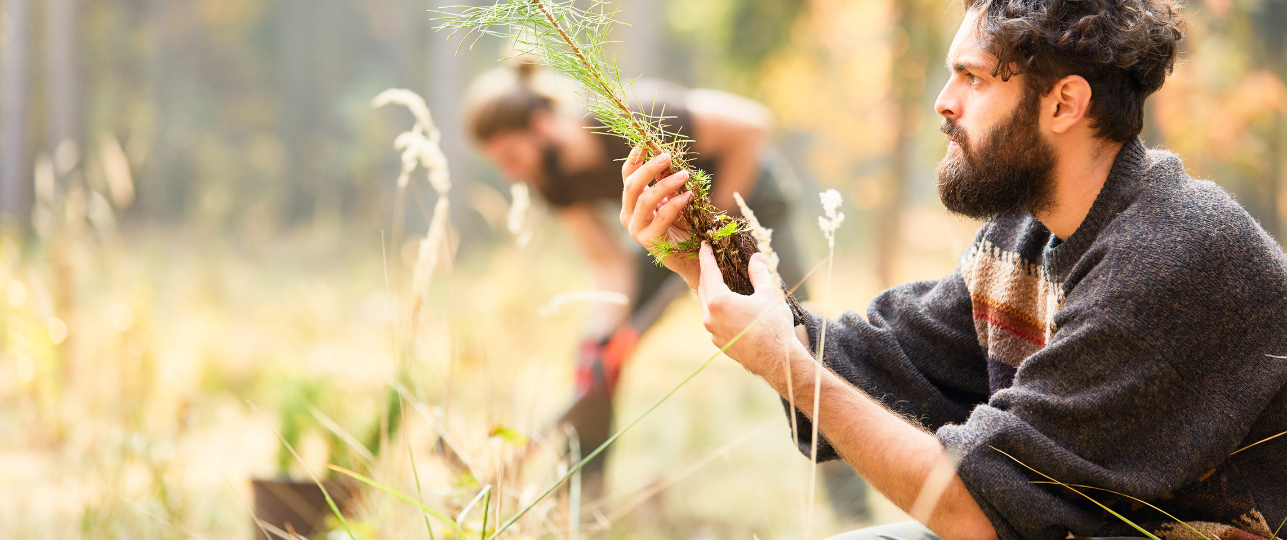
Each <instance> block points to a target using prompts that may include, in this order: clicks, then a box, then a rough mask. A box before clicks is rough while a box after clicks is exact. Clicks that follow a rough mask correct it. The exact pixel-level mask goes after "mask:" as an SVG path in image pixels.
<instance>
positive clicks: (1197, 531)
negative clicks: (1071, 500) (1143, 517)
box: [1033, 481, 1213, 540]
mask: <svg viewBox="0 0 1287 540" xmlns="http://www.w3.org/2000/svg"><path fill="white" fill-rule="evenodd" d="M1033 483H1034V484H1054V483H1055V482H1041V481H1037V482H1033ZM1068 485H1070V486H1073V487H1079V488H1082V489H1093V490H1096V491H1105V492H1108V493H1112V494H1113V495H1121V496H1123V497H1126V498H1127V499H1130V500H1132V501H1135V502H1137V503H1140V504H1142V505H1144V506H1147V507H1149V508H1152V509H1154V510H1157V511H1158V512H1161V513H1162V515H1165V516H1166V517H1169V518H1171V519H1173V520H1175V521H1176V522H1177V523H1179V524H1180V525H1184V526H1185V527H1188V529H1189V530H1190V531H1193V532H1194V533H1197V535H1198V536H1201V537H1202V538H1205V539H1206V540H1213V539H1212V538H1211V537H1209V536H1207V535H1205V534H1202V531H1199V530H1197V529H1195V528H1193V527H1192V526H1190V525H1189V524H1188V523H1185V522H1184V521H1183V520H1181V519H1180V518H1177V517H1175V516H1173V515H1171V514H1169V513H1167V512H1166V510H1163V509H1161V508H1158V507H1156V506H1153V505H1152V504H1149V503H1148V501H1144V500H1141V499H1139V498H1138V497H1132V496H1130V495H1127V494H1125V493H1119V492H1117V491H1113V490H1111V489H1104V488H1099V487H1095V486H1084V485H1081V484H1068Z"/></svg>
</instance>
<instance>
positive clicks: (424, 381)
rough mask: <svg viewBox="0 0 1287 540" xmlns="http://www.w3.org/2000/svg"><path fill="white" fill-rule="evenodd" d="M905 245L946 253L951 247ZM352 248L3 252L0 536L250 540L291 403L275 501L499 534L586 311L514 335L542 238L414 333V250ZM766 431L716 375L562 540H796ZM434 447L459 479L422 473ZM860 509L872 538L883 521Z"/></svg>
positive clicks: (753, 394) (665, 348)
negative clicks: (400, 397)
mask: <svg viewBox="0 0 1287 540" xmlns="http://www.w3.org/2000/svg"><path fill="white" fill-rule="evenodd" d="M911 221H913V220H911V219H910V218H909V222H911ZM916 221H919V222H925V221H926V220H924V219H918V220H916ZM929 222H930V223H938V224H939V225H941V226H942V227H944V228H947V229H951V230H952V232H951V233H950V234H949V235H947V236H950V237H951V238H956V239H957V240H955V241H956V242H958V243H961V242H963V240H960V238H965V239H968V230H967V229H968V227H966V228H963V227H962V226H961V224H960V223H957V222H953V221H950V220H943V219H939V220H938V221H934V220H933V219H931V220H929ZM962 231H965V232H962ZM369 232H370V234H367V235H359V234H354V233H351V232H343V233H342V232H340V228H338V227H333V228H326V227H321V228H317V229H311V230H309V231H306V232H298V233H292V234H285V235H278V236H272V237H262V238H250V239H246V238H241V239H229V238H228V237H226V236H222V235H210V234H203V233H197V232H190V231H189V232H185V231H182V230H180V231H176V230H167V229H165V228H161V227H154V228H140V229H135V230H129V231H126V232H125V233H120V234H118V233H111V234H97V233H94V232H92V231H88V232H84V233H82V234H80V235H71V234H64V235H61V236H58V237H56V238H46V239H43V240H42V241H40V242H37V243H35V244H32V245H31V246H29V247H26V248H22V249H20V248H19V247H18V245H17V244H15V243H14V242H12V241H9V242H7V243H5V244H4V247H3V258H0V261H2V263H0V264H2V265H0V288H2V289H3V292H4V293H5V295H4V298H3V300H4V301H3V302H0V310H3V311H4V319H3V324H4V328H3V330H4V335H5V341H4V347H3V351H2V352H0V373H3V376H0V407H3V408H4V410H5V411H6V413H5V414H4V415H0V441H2V442H0V456H3V459H0V482H3V483H4V485H9V486H24V487H23V488H22V489H13V490H8V491H7V492H6V494H4V495H0V533H2V534H3V535H4V536H6V537H13V538H37V537H46V538H135V539H147V538H186V537H194V536H195V537H201V538H248V537H250V536H252V533H253V530H252V528H251V520H250V516H249V510H248V505H250V504H252V501H251V492H250V486H249V480H250V479H251V478H256V477H272V476H274V475H276V474H277V473H278V468H277V466H276V465H275V463H276V462H277V454H278V443H277V438H276V435H275V433H274V432H275V431H280V429H281V427H282V426H281V419H280V418H281V411H282V408H283V407H285V406H286V404H287V402H288V401H289V400H290V399H291V397H290V396H292V395H294V394H292V392H296V391H298V389H300V388H304V387H307V388H311V389H312V391H313V393H312V394H309V395H310V396H312V398H311V401H310V404H311V405H312V409H311V410H312V411H313V413H311V414H312V415H313V416H314V417H315V418H325V419H326V420H329V421H330V422H332V425H333V427H332V428H322V427H316V426H315V427H314V428H313V429H309V430H306V432H305V434H304V436H303V437H302V438H301V439H300V443H299V445H298V450H299V452H300V454H301V456H302V463H301V462H298V461H295V462H293V463H291V464H290V465H289V471H290V473H291V474H292V475H293V476H295V477H297V478H301V479H303V478H307V474H308V471H312V472H313V473H315V474H318V475H324V474H326V472H327V471H326V468H325V466H326V464H327V462H328V461H332V462H333V461H339V460H344V462H345V463H349V464H350V465H351V466H353V467H357V468H360V469H361V470H363V471H365V472H366V473H367V474H369V475H370V476H372V477H374V478H375V479H376V480H378V481H380V482H384V483H386V484H388V485H390V486H392V487H394V488H396V489H398V490H401V491H402V492H403V493H406V494H408V495H410V496H412V497H413V498H417V499H419V500H423V501H424V503H425V504H426V505H427V506H429V507H431V508H435V509H438V510H440V511H441V512H442V513H443V514H445V515H447V516H449V517H451V518H453V519H454V518H456V517H457V516H458V513H459V512H460V511H461V509H463V508H464V507H466V505H468V503H469V502H470V500H472V499H473V498H474V496H475V495H476V494H477V493H478V491H479V490H480V489H481V487H482V485H483V484H491V485H493V489H494V493H495V499H493V502H492V504H493V505H492V506H491V510H492V511H493V514H492V518H491V519H492V520H493V522H492V523H491V525H489V530H492V529H494V528H495V522H494V520H495V515H496V514H495V513H494V512H495V511H496V509H497V508H499V511H500V515H502V516H508V515H511V514H512V513H513V512H514V511H515V510H517V509H518V508H520V507H521V506H522V505H524V504H525V503H526V502H527V501H530V500H531V499H532V498H533V495H535V494H537V493H539V492H541V491H543V490H544V489H545V488H546V487H547V486H548V485H549V484H550V483H551V482H552V481H553V480H555V479H556V478H558V475H559V472H560V470H565V467H566V460H565V459H562V456H560V455H558V454H559V452H561V450H562V448H563V443H562V442H561V439H560V438H559V437H557V436H555V434H553V433H550V432H548V431H547V430H545V427H546V422H548V420H549V419H551V418H553V417H555V416H557V415H558V414H559V413H560V412H561V409H562V407H564V406H566V404H567V402H568V399H569V397H570V394H571V388H572V386H571V382H572V381H571V378H572V377H571V376H572V363H571V358H572V355H573V354H574V348H575V346H576V344H577V342H578V337H579V329H580V326H581V324H582V319H581V318H582V316H583V314H584V306H580V305H572V306H566V307H564V308H563V309H561V310H560V311H559V312H558V313H555V314H553V315H549V316H544V317H542V316H538V315H537V312H538V311H539V309H540V308H541V306H542V305H544V304H545V303H547V302H548V301H549V299H550V298H552V297H553V296H554V295H556V294H558V293H561V292H566V291H569V290H576V289H584V288H586V287H587V284H588V283H589V278H588V276H587V275H585V274H584V272H583V270H581V269H580V268H579V267H578V265H577V263H576V261H577V260H578V259H577V257H576V256H575V255H574V254H573V252H572V248H571V247H570V246H568V245H565V244H563V243H562V241H561V240H559V235H558V234H557V233H558V231H557V230H555V229H553V228H547V229H542V230H540V231H538V234H537V236H536V238H535V239H534V240H533V243H532V244H530V245H529V246H528V247H526V248H523V249H519V248H517V247H513V246H501V247H498V248H495V249H491V250H469V251H468V252H467V254H466V255H464V256H462V257H460V258H459V259H458V260H456V261H455V263H454V266H453V268H451V269H450V270H442V269H440V271H439V272H438V273H437V274H435V276H434V281H433V285H432V286H431V289H430V292H429V295H428V297H427V298H426V304H425V305H426V306H427V307H426V310H425V312H424V313H423V314H422V316H421V320H420V323H419V328H418V329H416V331H415V332H414V333H412V332H409V331H408V328H407V320H408V317H407V312H408V304H409V300H408V299H409V295H408V294H407V293H406V287H407V282H408V281H409V276H410V270H409V268H410V265H411V264H413V263H414V259H413V256H414V249H405V250H404V249H397V250H394V249H389V248H385V249H382V248H381V237H380V233H379V231H374V230H373V231H369ZM942 232H943V231H914V230H913V231H912V233H913V234H917V235H927V236H944V235H943V234H942ZM950 243H951V242H946V243H944V242H940V243H938V244H925V245H917V244H915V243H911V244H909V248H908V249H909V251H908V252H907V253H905V254H904V257H903V258H902V260H903V262H904V264H903V265H902V266H903V267H905V268H903V269H902V270H901V272H902V273H903V274H904V275H906V276H907V277H932V276H933V275H936V274H941V273H942V272H945V271H946V270H948V269H950V268H951V266H952V264H953V263H954V259H955V255H954V254H953V252H954V250H956V249H959V247H963V243H962V245H961V246H953V245H948V244H950ZM404 252H405V253H406V254H407V255H405V256H404V255H403V253H404ZM871 266H872V265H871V264H870V263H869V261H866V260H864V258H862V257H859V256H842V257H840V258H839V259H838V261H837V264H836V268H837V275H836V276H835V280H834V283H833V286H832V290H833V291H834V293H833V294H832V295H831V298H830V302H829V305H831V306H834V308H833V310H834V311H836V312H838V311H839V308H841V307H847V308H854V307H858V306H861V305H864V304H865V303H866V302H867V301H868V300H869V299H870V298H871V297H872V296H873V295H874V294H875V293H876V292H878V290H879V287H878V286H877V284H876V283H875V282H874V280H873V278H872V277H871V274H870V268H871ZM815 290H817V289H816V288H815ZM699 321H700V313H699V309H698V306H697V304H696V301H695V299H694V298H684V299H682V300H681V301H679V302H677V303H676V304H675V305H673V306H672V308H671V309H670V310H669V311H668V312H667V314H666V315H665V317H664V318H663V319H662V320H661V321H660V322H659V323H658V325H657V327H656V328H655V329H654V330H653V331H651V332H649V333H648V334H647V335H646V336H645V338H644V339H643V341H642V342H641V343H640V346H639V349H638V353H637V355H636V356H635V358H634V359H633V361H632V363H631V364H629V366H628V367H627V368H626V371H625V374H624V376H623V383H622V386H621V388H620V394H619V400H618V412H617V418H618V424H619V425H621V424H624V421H628V420H630V419H632V418H635V417H636V416H638V415H639V414H640V413H641V412H642V411H643V410H644V409H645V408H646V407H647V406H649V405H650V404H652V403H653V402H654V401H655V400H656V399H657V398H658V397H659V396H661V395H663V394H664V393H665V392H666V391H668V390H670V389H671V388H673V387H674V386H675V385H676V384H677V383H678V382H679V381H681V380H682V379H683V378H684V377H686V376H687V375H688V374H690V373H691V372H692V371H693V370H694V369H696V368H697V367H698V366H699V365H701V363H702V362H704V361H705V360H706V359H707V358H709V357H710V356H711V355H713V354H716V353H717V351H716V349H715V348H714V346H712V345H711V343H710V340H709V336H707V335H706V334H705V333H704V331H703V330H702V328H701V325H700V322H699ZM412 334H414V339H408V336H409V335H412ZM395 375H396V376H395ZM395 380H397V381H401V382H402V383H405V385H406V387H407V388H406V391H407V394H406V395H407V397H408V399H407V402H406V409H405V410H406V413H405V415H404V417H403V421H402V422H398V424H399V426H400V427H401V429H398V430H395V432H394V434H393V436H392V437H391V438H390V439H389V440H388V442H387V443H385V444H384V445H383V447H384V451H382V452H380V453H379V455H377V456H375V457H374V460H373V461H368V460H367V458H365V457H361V456H360V455H359V454H360V452H357V451H355V450H354V449H353V448H352V447H351V446H350V445H348V444H345V443H339V444H337V445H335V446H334V447H328V444H332V443H329V442H328V441H331V440H334V439H337V438H339V437H338V434H340V433H343V434H345V435H351V437H350V439H353V440H366V437H367V434H368V433H372V432H374V430H375V429H377V428H378V426H379V425H380V424H381V422H382V421H383V422H385V423H387V422H388V420H387V419H386V417H385V416H384V414H383V411H384V410H385V409H384V407H383V406H382V405H383V403H384V400H385V396H386V392H388V390H389V388H390V386H389V383H390V381H395ZM787 429H788V428H787V424H786V421H785V419H784V417H783V415H782V411H781V408H780V405H779V403H778V400H777V398H776V397H775V396H774V395H772V393H771V392H770V391H769V390H768V389H767V388H766V387H765V386H764V385H763V383H762V382H760V381H758V380H756V379H755V378H754V377H752V376H750V375H749V374H748V373H746V372H745V371H744V370H743V369H742V368H741V367H739V366H738V365H737V364H735V363H734V362H732V361H730V360H728V359H722V358H721V359H718V360H716V361H715V363H714V364H712V365H711V366H710V368H708V369H707V370H705V371H704V372H703V373H701V374H700V375H698V376H697V377H696V378H695V379H694V380H693V381H692V382H691V383H690V384H688V385H687V386H686V387H685V388H683V389H681V390H680V391H679V392H678V393H677V394H675V395H674V397H673V398H672V399H670V400H669V401H668V402H666V403H665V404H663V405H662V406H661V407H660V408H658V409H656V411H654V412H653V413H652V414H651V415H649V416H648V417H647V418H646V419H644V420H643V421H642V422H641V423H639V424H638V426H637V427H636V428H635V429H634V430H633V431H632V432H630V433H628V434H627V435H625V436H624V437H622V438H621V439H620V441H619V442H618V443H617V445H616V447H615V448H614V451H613V453H612V456H611V461H610V462H609V469H608V470H609V473H608V474H609V496H608V498H607V500H606V501H602V502H597V503H596V502H595V501H583V503H582V512H583V515H584V517H583V519H582V520H581V521H582V522H581V523H580V524H579V525H578V527H579V532H580V534H581V536H590V535H594V536H597V537H627V536H628V537H633V538H747V537H758V538H764V539H768V538H798V537H800V535H801V534H802V531H803V530H804V529H805V525H804V520H805V519H807V518H806V515H807V512H805V511H804V508H803V504H804V502H803V501H804V500H805V499H804V498H803V497H802V490H803V489H804V488H805V486H807V482H806V481H805V480H807V478H808V476H807V475H808V474H809V467H808V463H807V460H805V459H804V458H802V457H801V456H799V455H798V454H797V453H796V452H795V451H794V449H793V448H792V447H791V445H790V443H789V438H788V435H787ZM443 432H445V433H447V434H448V435H449V436H450V437H451V439H452V440H453V441H454V442H455V444H456V446H457V447H458V449H459V450H460V451H461V452H460V453H461V454H463V455H465V456H466V458H467V461H469V462H470V465H471V466H472V467H464V466H462V465H461V464H460V461H459V460H452V459H447V458H444V453H443V452H442V451H441V450H440V448H442V447H443V446H444V445H442V444H441V443H439V442H438V441H439V438H440V434H441V433H443ZM509 433H515V434H517V436H512V435H507V434H509ZM523 439H527V440H531V441H533V444H531V445H530V447H529V445H524V444H522V443H523V442H524V440H523ZM525 448H527V455H528V458H527V459H525V460H519V459H517V457H516V456H518V455H519V454H520V453H522V452H523V451H524V449H525ZM586 451H588V449H586ZM447 454H448V455H449V454H451V452H447ZM412 455H414V458H415V467H414V469H415V470H417V471H418V472H419V476H420V490H419V493H417V488H416V483H415V481H414V479H415V476H414V474H413V472H412V471H413V466H412V460H411V457H412ZM292 461H293V460H292ZM561 463H562V464H561ZM561 467H564V469H561ZM467 469H469V470H470V471H472V472H467ZM819 489H820V490H821V487H819ZM871 499H872V502H873V505H874V509H875V514H874V515H875V520H876V521H878V522H886V521H893V520H898V519H903V517H902V515H901V513H900V512H898V510H897V509H895V508H893V507H892V506H890V505H889V504H888V503H887V502H884V501H883V500H880V497H879V496H878V495H875V494H873V495H872V497H871ZM570 502H571V501H570V500H569V497H568V494H567V493H566V492H565V491H560V492H558V493H557V495H556V496H554V497H551V498H550V499H549V500H547V501H545V502H544V503H542V504H538V505H537V507H536V508H535V509H534V510H533V512H531V513H530V514H529V515H528V516H526V517H525V518H524V519H523V520H521V521H520V522H519V524H518V526H517V527H516V528H515V529H513V530H512V532H510V533H507V536H512V537H515V538H518V537H538V536H539V537H560V538H562V537H567V536H568V533H569V525H570V523H569V520H568V519H567V516H568V513H569V512H571V511H572V509H571V508H570V507H569V504H570ZM814 510H815V511H814V512H813V514H814V515H815V518H814V520H815V523H814V525H813V529H812V530H813V531H814V533H815V536H819V537H821V536H824V535H826V534H829V533H834V532H839V531H841V530H845V529H847V528H852V527H855V526H857V525H861V524H857V523H845V522H843V521H841V520H839V519H837V518H836V517H835V516H834V515H833V514H832V513H831V511H830V509H829V507H828V506H827V502H826V498H825V495H819V497H818V499H817V502H816V508H815V509H814ZM480 517H481V507H480V506H479V505H475V507H473V508H471V509H470V512H469V513H468V514H467V515H466V516H465V517H464V519H463V520H462V523H463V524H464V526H465V528H466V529H467V530H473V531H474V532H471V533H470V536H473V535H475V534H477V532H478V531H477V529H478V528H479V527H480V526H481V521H480ZM354 522H355V523H356V525H355V526H354V531H355V532H356V533H357V534H358V535H359V536H368V535H370V536H371V537H375V538H428V534H429V533H428V531H426V530H425V523H424V521H423V519H422V518H421V516H420V514H419V512H417V511H416V510H415V508H414V507H413V506H411V505H409V504H407V503H404V502H401V501H397V500H396V499H394V498H392V497H390V496H387V495H385V494H383V493H380V492H378V491H368V492H367V494H366V496H365V497H363V499H362V501H361V502H360V504H359V505H358V509H357V512H356V514H355V517H354ZM432 526H433V527H434V532H435V534H437V535H438V536H439V537H444V535H447V537H449V535H450V534H451V532H450V527H448V526H447V525H444V524H443V523H441V522H436V521H435V522H432ZM605 526H606V527H607V531H606V532H605V530H604V528H605Z"/></svg>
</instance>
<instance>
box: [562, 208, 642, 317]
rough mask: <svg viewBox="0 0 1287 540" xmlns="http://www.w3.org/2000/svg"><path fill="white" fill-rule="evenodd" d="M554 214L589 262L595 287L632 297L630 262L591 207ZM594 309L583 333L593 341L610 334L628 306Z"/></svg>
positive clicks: (632, 286)
mask: <svg viewBox="0 0 1287 540" xmlns="http://www.w3.org/2000/svg"><path fill="white" fill-rule="evenodd" d="M556 215H557V216H558V220H559V222H560V223H562V224H563V227H564V228H565V229H567V231H568V233H569V234H571V236H572V239H573V240H574V241H575V242H576V245H577V247H578V248H580V250H581V253H582V254H583V255H584V256H585V258H586V261H587V262H588V263H589V265H590V273H591V275H593V276H594V284H595V288H597V289H599V290H604V291H612V292H618V293H621V294H624V295H626V296H633V295H634V294H635V284H636V280H637V279H638V278H637V276H636V275H635V265H634V262H633V261H632V260H631V258H630V254H629V253H628V252H626V250H625V248H624V247H623V246H622V245H621V242H620V240H618V239H617V237H616V236H615V235H614V234H613V233H612V231H611V230H609V228H608V224H607V223H604V221H603V220H602V219H600V218H599V216H598V214H596V213H595V210H594V208H593V207H592V206H590V205H589V204H578V205H572V206H569V207H566V208H562V209H560V210H559V211H558V213H557V214H556ZM630 300H631V301H632V302H634V301H637V300H638V299H637V298H631V299H630ZM595 306H596V307H595V308H594V309H595V312H594V313H592V314H591V315H590V317H588V318H587V320H588V321H589V325H590V327H589V328H587V333H588V334H590V336H591V337H593V338H603V337H607V336H608V335H611V334H612V332H613V330H615V329H616V328H617V327H618V326H620V325H621V324H623V323H625V322H626V319H627V317H628V316H629V314H630V307H629V306H621V305H616V304H606V303H599V304H595Z"/></svg>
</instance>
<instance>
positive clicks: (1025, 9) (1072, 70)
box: [965, 0, 1184, 142]
mask: <svg viewBox="0 0 1287 540" xmlns="http://www.w3.org/2000/svg"><path fill="white" fill-rule="evenodd" d="M965 4H966V6H965V7H966V8H967V9H970V10H978V12H979V14H980V15H979V18H978V37H979V46H980V48H981V49H983V50H985V51H987V52H989V53H991V54H993V55H994V56H996V57H997V65H996V67H995V68H993V72H992V75H993V76H997V77H1000V78H1001V79H1002V80H1009V79H1010V77H1011V76H1013V75H1020V74H1023V75H1026V77H1025V78H1026V79H1027V84H1028V87H1029V89H1031V90H1038V91H1040V92H1041V93H1042V94H1043V95H1044V94H1046V93H1047V92H1049V91H1050V89H1051V87H1052V86H1053V85H1054V83H1055V82H1057V81H1058V80H1060V79H1062V78H1064V77H1067V76H1069V75H1080V76H1081V77H1083V78H1085V79H1086V81H1087V82H1089V83H1090V88H1091V104H1090V109H1089V111H1088V112H1087V115H1088V116H1089V117H1090V118H1091V121H1092V122H1093V123H1092V126H1093V127H1094V128H1095V129H1096V130H1097V133H1098V135H1099V136H1100V137H1102V138H1105V139H1109V140H1113V141H1117V142H1126V141H1129V140H1131V139H1134V138H1135V137H1137V136H1138V135H1139V133H1140V131H1141V130H1143V129H1144V99H1145V98H1147V97H1148V96H1149V95H1151V94H1153V92H1156V91H1157V90H1158V89H1159V88H1161V87H1162V83H1163V82H1165V81H1166V76H1167V75H1169V74H1170V73H1171V69H1172V68H1173V67H1174V66H1175V57H1176V56H1177V54H1178V53H1179V46H1180V41H1181V40H1182V39H1183V38H1184V21H1183V20H1182V18H1181V17H1180V14H1179V3H1178V2H1177V0H965Z"/></svg>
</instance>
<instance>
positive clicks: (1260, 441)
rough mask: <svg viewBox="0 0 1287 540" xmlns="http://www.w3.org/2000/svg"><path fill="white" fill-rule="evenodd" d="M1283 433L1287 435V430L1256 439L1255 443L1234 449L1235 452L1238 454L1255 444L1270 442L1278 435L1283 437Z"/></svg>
mask: <svg viewBox="0 0 1287 540" xmlns="http://www.w3.org/2000/svg"><path fill="white" fill-rule="evenodd" d="M1283 435H1287V431H1284V432H1282V433H1279V434H1277V435H1274V436H1272V437H1266V438H1264V439H1260V440H1259V441H1256V442H1253V443H1251V444H1248V445H1247V446H1244V447H1242V448H1239V449H1237V450H1234V451H1233V454H1237V453H1238V452H1241V451H1243V450H1246V449H1248V448H1251V447H1253V446H1255V445H1257V444H1260V443H1262V442H1268V441H1271V440H1273V439H1277V438H1278V437H1282V436H1283ZM1233 454H1229V455H1231V456H1232V455H1233Z"/></svg>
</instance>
